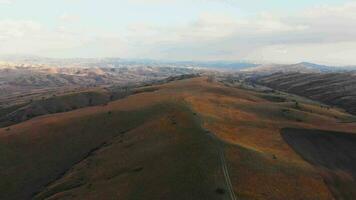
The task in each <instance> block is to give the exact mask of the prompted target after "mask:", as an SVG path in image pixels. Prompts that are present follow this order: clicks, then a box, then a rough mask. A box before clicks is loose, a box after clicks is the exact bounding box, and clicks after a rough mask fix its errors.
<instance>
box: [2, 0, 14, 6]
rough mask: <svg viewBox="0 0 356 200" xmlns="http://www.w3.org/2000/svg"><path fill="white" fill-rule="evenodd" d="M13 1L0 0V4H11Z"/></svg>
mask: <svg viewBox="0 0 356 200" xmlns="http://www.w3.org/2000/svg"><path fill="white" fill-rule="evenodd" d="M12 3H13V1H12V0H0V5H1V4H12Z"/></svg>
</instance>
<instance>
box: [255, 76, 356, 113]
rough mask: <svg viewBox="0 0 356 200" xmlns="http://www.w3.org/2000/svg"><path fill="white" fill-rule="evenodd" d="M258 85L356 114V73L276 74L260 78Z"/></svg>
mask: <svg viewBox="0 0 356 200" xmlns="http://www.w3.org/2000/svg"><path fill="white" fill-rule="evenodd" d="M257 83H260V84H262V85H266V86H268V87H271V88H273V89H277V90H281V91H285V92H289V93H293V94H297V95H300V96H304V97H308V98H311V99H313V100H317V101H320V102H323V103H325V104H328V105H331V106H338V107H340V108H343V109H345V110H346V111H348V112H350V113H353V114H356V87H355V86H356V75H355V73H325V74H323V73H276V74H273V75H269V76H264V77H260V78H258V79H257Z"/></svg>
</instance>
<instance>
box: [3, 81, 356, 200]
mask: <svg viewBox="0 0 356 200" xmlns="http://www.w3.org/2000/svg"><path fill="white" fill-rule="evenodd" d="M149 88H150V87H147V88H145V90H144V91H151V92H144V93H138V94H134V95H131V96H129V97H127V98H124V99H121V100H117V101H114V102H111V103H109V104H108V105H106V106H102V105H101V106H94V107H88V108H82V109H78V110H75V111H71V112H65V113H59V114H51V115H46V116H41V117H37V118H34V119H32V120H29V121H26V122H23V123H19V124H17V125H13V126H10V127H8V128H3V129H0V168H1V169H2V170H1V171H0V175H1V177H2V178H1V179H0V199H30V198H33V199H98V198H104V199H111V198H112V199H230V196H229V195H228V194H229V191H230V190H229V187H228V182H227V181H226V180H227V179H226V173H225V171H224V170H223V169H224V167H226V168H227V170H228V179H230V181H231V184H232V187H233V192H234V193H235V195H236V196H237V198H238V199H247V200H249V199H251V200H255V199H256V200H257V199H273V200H278V199H281V200H282V199H283V200H284V199H333V198H334V196H333V194H334V193H332V192H331V191H330V190H329V188H330V187H329V185H328V184H329V183H328V182H325V181H324V177H323V176H322V171H320V170H319V168H318V167H315V166H314V164H313V163H308V162H307V161H305V160H304V159H303V158H302V157H300V155H299V154H298V153H296V152H295V151H294V150H293V149H292V148H291V147H290V146H289V145H288V144H287V143H286V142H285V140H284V139H283V138H282V136H281V134H280V131H281V129H283V128H285V127H296V128H297V127H299V128H315V129H324V130H334V131H341V132H346V131H347V130H356V124H355V123H340V122H341V121H343V120H347V119H349V118H350V117H352V116H351V115H349V114H346V113H343V112H341V111H339V110H334V109H328V110H326V109H323V108H321V107H320V106H318V105H314V104H309V103H308V102H298V104H296V103H295V101H293V99H288V98H286V99H284V100H283V101H280V100H277V101H276V100H275V98H272V99H269V98H265V97H264V95H266V94H261V93H257V92H252V91H247V90H242V89H237V88H231V87H226V86H224V85H222V84H219V83H215V82H209V81H207V78H204V77H202V78H194V79H189V80H180V81H175V82H171V83H167V84H164V85H160V86H155V87H154V89H149ZM205 130H209V131H210V132H211V133H212V134H213V137H211V135H210V134H209V133H208V132H207V131H205ZM351 132H352V131H351ZM350 134H352V133H350ZM216 140H218V141H220V142H217V141H216ZM218 144H221V145H218ZM220 148H221V150H220ZM220 151H222V153H221V152H220ZM222 155H223V158H224V159H222ZM222 160H226V163H225V164H226V166H224V165H223V164H222Z"/></svg>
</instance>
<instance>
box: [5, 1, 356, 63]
mask: <svg viewBox="0 0 356 200" xmlns="http://www.w3.org/2000/svg"><path fill="white" fill-rule="evenodd" d="M0 54H1V55H36V56H45V57H56V58H69V57H85V58H88V57H121V58H151V59H164V60H200V61H208V60H229V61H232V60H233V61H248V62H255V63H296V62H303V61H307V62H315V63H320V64H330V65H356V56H355V55H356V0H288V1H286V0H249V1H246V0H126V1H123V0H100V1H99V0H31V1H29V0H0Z"/></svg>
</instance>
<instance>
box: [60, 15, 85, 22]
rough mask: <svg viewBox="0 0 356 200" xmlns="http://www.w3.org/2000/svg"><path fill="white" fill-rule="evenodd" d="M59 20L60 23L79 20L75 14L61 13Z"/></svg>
mask: <svg viewBox="0 0 356 200" xmlns="http://www.w3.org/2000/svg"><path fill="white" fill-rule="evenodd" d="M59 19H60V20H61V21H62V22H78V21H79V20H80V16H78V15H75V14H69V13H63V14H62V15H61V16H59Z"/></svg>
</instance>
